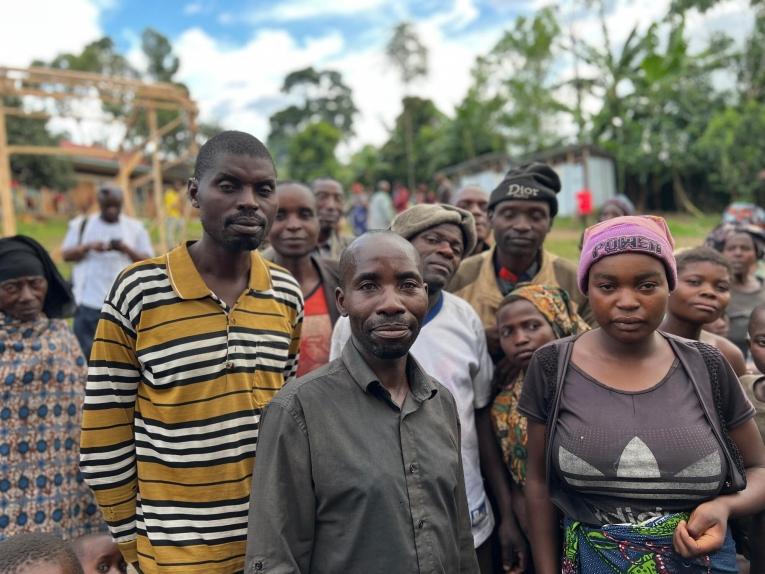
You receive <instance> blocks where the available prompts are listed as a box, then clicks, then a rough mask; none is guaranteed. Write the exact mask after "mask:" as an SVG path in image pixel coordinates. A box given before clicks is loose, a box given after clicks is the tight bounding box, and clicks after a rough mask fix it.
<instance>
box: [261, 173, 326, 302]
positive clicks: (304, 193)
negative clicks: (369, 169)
mask: <svg viewBox="0 0 765 574" xmlns="http://www.w3.org/2000/svg"><path fill="white" fill-rule="evenodd" d="M276 197H277V200H278V201H279V208H278V210H277V212H276V217H275V218H274V223H273V225H272V226H271V232H270V233H269V235H268V239H269V241H270V242H271V246H272V247H273V248H274V251H275V252H276V254H275V256H274V263H276V264H278V265H281V266H282V267H284V268H286V269H287V270H288V271H289V272H290V273H292V276H293V277H295V279H297V282H298V283H299V284H300V290H301V291H302V292H303V295H308V294H309V293H311V292H312V291H313V290H314V289H316V287H317V285H318V284H319V283H320V282H321V276H320V275H319V271H318V270H317V269H316V267H314V265H313V263H312V262H311V254H312V253H313V251H314V249H316V243H317V241H318V238H319V219H318V217H317V216H316V198H315V197H314V194H313V193H312V192H311V190H310V189H308V188H307V187H306V186H304V185H300V184H283V185H280V186H278V187H277V189H276Z"/></svg>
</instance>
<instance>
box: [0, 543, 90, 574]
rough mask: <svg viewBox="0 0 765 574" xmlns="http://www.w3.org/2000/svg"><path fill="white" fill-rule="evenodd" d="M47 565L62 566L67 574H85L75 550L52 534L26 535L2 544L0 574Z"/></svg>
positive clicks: (14, 573)
mask: <svg viewBox="0 0 765 574" xmlns="http://www.w3.org/2000/svg"><path fill="white" fill-rule="evenodd" d="M45 563H49V564H56V565H58V566H61V567H62V568H63V569H64V572H65V574H83V571H82V566H81V565H80V562H79V560H77V555H76V554H75V553H74V550H72V548H71V547H70V546H69V545H68V544H67V543H66V542H64V541H63V540H62V539H61V538H58V537H56V536H53V535H52V534H39V533H24V534H19V535H17V536H14V537H13V538H9V539H7V540H5V541H3V542H0V574H17V573H19V572H22V570H23V569H25V568H28V567H30V566H35V565H38V564H45Z"/></svg>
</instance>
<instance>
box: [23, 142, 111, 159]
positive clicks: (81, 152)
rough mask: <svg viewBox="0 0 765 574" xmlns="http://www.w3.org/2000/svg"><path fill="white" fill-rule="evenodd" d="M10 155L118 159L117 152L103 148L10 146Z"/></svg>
mask: <svg viewBox="0 0 765 574" xmlns="http://www.w3.org/2000/svg"><path fill="white" fill-rule="evenodd" d="M8 154H9V155H14V154H15V155H74V156H82V157H95V158H101V159H116V158H117V156H118V154H117V152H114V151H111V150H108V149H103V148H85V147H76V148H74V147H55V146H34V145H9V146H8Z"/></svg>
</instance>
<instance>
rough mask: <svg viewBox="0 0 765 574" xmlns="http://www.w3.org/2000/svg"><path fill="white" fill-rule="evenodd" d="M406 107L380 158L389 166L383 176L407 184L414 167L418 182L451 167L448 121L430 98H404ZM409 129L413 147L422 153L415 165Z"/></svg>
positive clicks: (417, 155) (418, 155) (416, 159)
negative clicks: (447, 148)
mask: <svg viewBox="0 0 765 574" xmlns="http://www.w3.org/2000/svg"><path fill="white" fill-rule="evenodd" d="M403 104H404V109H403V110H402V112H401V114H400V115H399V116H398V118H396V123H395V126H394V128H393V131H392V132H391V135H390V138H389V139H388V141H387V142H386V143H385V144H384V145H383V146H382V148H381V149H380V158H381V160H382V162H383V163H384V164H385V165H386V167H387V170H386V171H385V172H384V173H383V175H385V176H386V177H387V178H388V179H391V180H393V181H407V180H408V177H409V175H410V168H413V173H414V174H415V176H416V180H415V183H416V182H417V181H427V180H429V179H430V177H431V175H432V174H433V173H434V172H435V171H437V170H438V169H440V168H442V167H446V166H447V165H448V164H449V158H448V155H447V150H446V141H447V138H446V133H445V132H446V129H447V126H448V118H447V117H446V116H445V115H444V114H443V113H441V112H440V111H439V110H438V108H437V107H436V105H435V104H434V103H433V102H432V101H431V100H428V99H423V98H418V97H416V96H410V97H406V98H404V101H403ZM409 126H411V128H412V130H411V131H412V134H413V136H414V140H413V142H412V145H413V148H414V149H415V150H422V151H423V153H416V154H414V159H415V164H414V165H413V166H411V165H410V163H409V161H410V159H411V156H410V155H409V154H408V153H407V148H406V144H405V142H406V139H407V137H408V136H407V133H408V132H409V129H408V128H409ZM410 189H412V190H413V189H414V187H411V188H410Z"/></svg>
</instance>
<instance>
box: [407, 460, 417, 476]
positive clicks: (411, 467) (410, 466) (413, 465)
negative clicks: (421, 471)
mask: <svg viewBox="0 0 765 574" xmlns="http://www.w3.org/2000/svg"><path fill="white" fill-rule="evenodd" d="M409 472H411V473H412V474H414V473H415V472H417V465H416V464H414V463H412V464H410V465H409Z"/></svg>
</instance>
